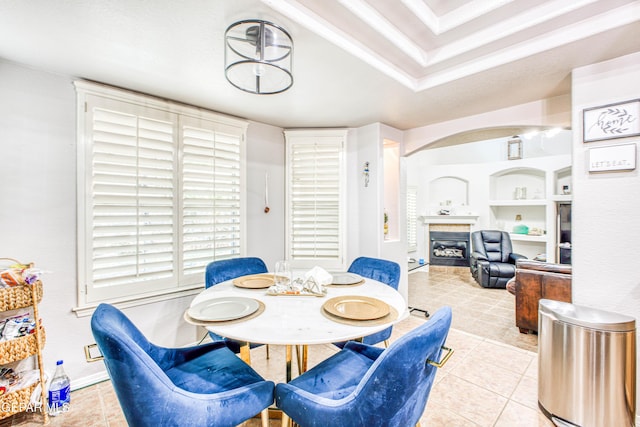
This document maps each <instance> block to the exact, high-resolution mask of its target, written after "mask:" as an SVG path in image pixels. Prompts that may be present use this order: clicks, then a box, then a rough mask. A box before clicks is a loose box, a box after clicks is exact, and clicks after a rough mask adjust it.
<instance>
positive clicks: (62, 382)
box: [49, 360, 71, 416]
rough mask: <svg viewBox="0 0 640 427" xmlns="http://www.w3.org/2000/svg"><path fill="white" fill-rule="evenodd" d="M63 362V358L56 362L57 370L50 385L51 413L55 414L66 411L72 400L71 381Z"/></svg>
mask: <svg viewBox="0 0 640 427" xmlns="http://www.w3.org/2000/svg"><path fill="white" fill-rule="evenodd" d="M62 363H63V362H62V360H58V361H57V362H56V371H55V373H54V374H53V378H52V379H51V384H50V385H49V414H50V415H53V416H56V415H58V414H59V413H61V412H66V411H67V410H68V407H69V403H70V402H71V381H70V380H69V377H68V376H67V374H66V372H65V371H64V368H63V366H62Z"/></svg>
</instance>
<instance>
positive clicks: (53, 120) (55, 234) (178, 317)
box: [0, 59, 284, 388]
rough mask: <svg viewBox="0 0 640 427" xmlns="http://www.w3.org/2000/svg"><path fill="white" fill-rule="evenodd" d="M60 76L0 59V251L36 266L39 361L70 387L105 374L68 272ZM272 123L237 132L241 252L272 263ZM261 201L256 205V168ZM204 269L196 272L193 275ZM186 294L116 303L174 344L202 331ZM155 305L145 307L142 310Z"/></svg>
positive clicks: (66, 140) (70, 172) (68, 126)
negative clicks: (243, 156)
mask: <svg viewBox="0 0 640 427" xmlns="http://www.w3.org/2000/svg"><path fill="white" fill-rule="evenodd" d="M71 82H72V79H71V77H68V76H60V75H54V74H49V73H46V72H42V71H37V70H33V69H29V68H26V67H24V66H21V65H18V64H14V63H11V62H7V61H4V60H1V59H0V94H2V96H0V157H1V158H2V159H3V167H2V168H0V183H1V185H0V200H1V201H2V207H1V208H0V256H9V257H13V258H17V259H19V260H21V261H23V262H28V261H34V262H35V263H36V266H37V267H39V268H41V269H43V270H45V271H46V274H45V275H44V276H43V284H44V298H43V301H42V304H41V305H40V315H41V317H42V319H43V322H44V325H45V327H46V331H47V343H46V346H45V349H44V360H45V363H46V367H47V368H48V369H49V370H53V368H54V367H55V361H56V360H57V359H64V360H65V369H66V371H67V374H68V375H69V376H70V377H71V380H72V386H73V387H74V388H77V387H79V386H83V385H86V384H88V383H90V382H91V381H92V380H94V379H99V378H106V376H105V372H104V365H103V364H102V362H97V363H92V364H88V363H87V362H86V361H85V358H84V352H83V347H84V345H86V344H91V343H93V342H94V339H93V337H92V335H91V330H90V326H89V322H90V317H81V318H78V317H77V316H76V315H75V314H74V313H73V312H72V311H71V310H72V308H73V307H75V306H76V305H77V297H76V295H77V286H78V285H77V277H76V93H75V90H74V88H73V86H72V84H71ZM282 141H283V138H282V130H281V129H279V128H274V127H272V126H267V125H262V124H258V123H251V124H250V125H249V129H248V132H247V153H248V154H247V159H248V165H247V172H248V182H247V192H248V197H247V204H248V213H247V225H248V240H247V247H248V254H249V255H255V256H261V257H263V258H264V259H265V261H266V262H267V263H268V264H269V265H272V264H273V262H275V259H276V258H280V257H282V256H283V254H284V239H283V236H284V215H283V212H282V210H283V206H284V202H283V200H284V191H283V188H284V147H283V142H282ZM265 172H268V173H269V181H270V186H271V188H270V191H269V193H270V199H271V200H270V207H271V211H270V212H269V214H267V215H265V214H264V212H263V209H264V204H263V197H264V174H265ZM203 279H204V277H203ZM191 299H192V297H184V298H177V299H173V300H168V301H164V302H159V303H154V304H147V305H142V306H137V307H133V308H128V309H125V310H124V312H125V313H126V314H127V315H128V316H129V317H130V318H131V319H132V321H133V322H134V323H135V324H136V325H138V326H139V328H140V329H141V330H142V331H143V332H144V333H145V334H146V335H147V336H148V337H149V339H150V340H152V341H153V342H155V343H157V344H160V345H165V346H181V345H187V344H190V343H194V342H196V341H198V340H199V339H200V338H201V337H202V336H203V335H204V331H202V330H198V329H197V328H195V327H193V326H191V325H188V324H186V323H185V322H184V321H183V319H182V314H183V312H184V310H185V309H186V308H187V307H188V305H189V303H190V301H191ZM150 312H151V313H158V315H154V316H149V313H150Z"/></svg>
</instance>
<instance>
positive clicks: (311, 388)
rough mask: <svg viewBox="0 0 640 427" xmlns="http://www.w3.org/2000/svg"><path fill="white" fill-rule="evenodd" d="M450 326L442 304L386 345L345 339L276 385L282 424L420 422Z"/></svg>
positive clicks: (350, 426) (346, 426)
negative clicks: (338, 348) (324, 356)
mask: <svg viewBox="0 0 640 427" xmlns="http://www.w3.org/2000/svg"><path fill="white" fill-rule="evenodd" d="M450 326H451V308H450V307H443V308H441V309H439V310H438V311H437V312H436V313H435V314H434V315H433V316H432V317H431V318H430V319H429V320H428V321H426V322H425V323H424V324H423V325H420V326H419V327H417V328H415V329H414V330H412V331H411V332H409V333H408V334H406V335H404V336H402V337H401V338H399V339H398V340H397V341H395V342H393V343H392V344H391V345H390V346H389V347H388V348H386V349H384V348H380V347H375V346H370V345H366V344H361V343H357V342H354V341H349V342H348V343H347V344H346V345H345V346H344V348H343V349H342V350H341V351H340V352H338V353H336V354H335V355H333V356H331V357H330V358H328V359H326V360H324V361H323V362H321V363H320V364H318V365H316V366H315V367H313V368H312V369H310V370H309V371H307V372H305V373H304V374H302V375H300V376H299V377H297V378H295V379H293V380H292V381H291V382H289V383H282V384H278V385H277V386H276V392H275V396H276V406H277V407H279V408H280V409H282V411H283V413H284V415H283V420H282V425H283V426H286V425H288V424H289V417H290V418H291V419H292V420H293V421H295V422H296V423H298V424H299V425H300V426H301V427H321V426H326V425H328V424H329V420H330V424H331V425H335V426H341V427H356V426H367V427H377V426H379V427H382V426H385V427H393V426H399V427H407V426H413V425H419V421H420V417H421V416H422V414H423V412H424V409H425V407H426V405H427V399H428V397H429V393H430V391H431V387H432V385H433V381H434V378H435V376H436V370H437V368H439V367H442V366H443V365H444V364H445V363H446V361H447V360H448V359H449V357H450V356H451V354H453V350H451V349H448V348H446V347H444V343H445V341H446V338H447V334H448V332H449V328H450ZM442 350H444V351H445V352H446V353H444V352H443V351H442ZM443 355H444V356H443ZM441 356H443V357H442V359H441Z"/></svg>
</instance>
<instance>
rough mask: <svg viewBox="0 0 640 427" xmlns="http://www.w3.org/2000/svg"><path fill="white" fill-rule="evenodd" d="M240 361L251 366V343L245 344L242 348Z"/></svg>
mask: <svg viewBox="0 0 640 427" xmlns="http://www.w3.org/2000/svg"><path fill="white" fill-rule="evenodd" d="M240 359H242V360H243V361H244V362H245V363H246V364H247V365H251V353H250V352H249V343H248V342H245V343H243V344H242V345H241V346H240Z"/></svg>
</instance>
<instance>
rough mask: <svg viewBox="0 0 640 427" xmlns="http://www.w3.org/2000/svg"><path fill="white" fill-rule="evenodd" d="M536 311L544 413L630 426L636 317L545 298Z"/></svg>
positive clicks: (591, 425)
mask: <svg viewBox="0 0 640 427" xmlns="http://www.w3.org/2000/svg"><path fill="white" fill-rule="evenodd" d="M538 314H539V316H538V319H539V320H538V405H539V406H540V409H542V411H543V412H544V413H545V415H547V416H548V417H549V418H551V420H552V421H554V422H555V424H556V425H560V426H581V427H613V426H615V427H627V426H635V418H636V332H635V329H636V321H635V319H634V318H632V317H629V316H625V315H622V314H617V313H611V312H607V311H602V310H597V309H593V308H589V307H582V306H578V305H574V304H569V303H565V302H560V301H552V300H547V299H541V300H540V303H539V311H538Z"/></svg>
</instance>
